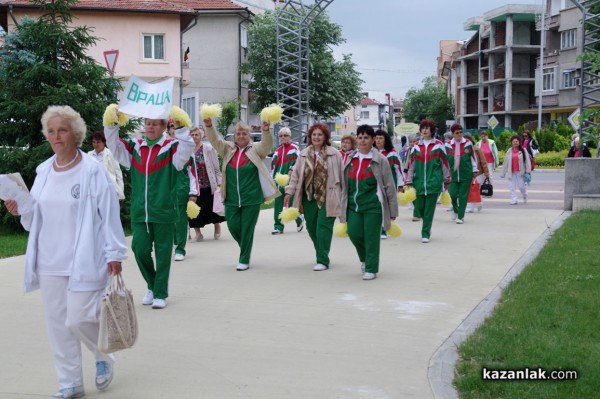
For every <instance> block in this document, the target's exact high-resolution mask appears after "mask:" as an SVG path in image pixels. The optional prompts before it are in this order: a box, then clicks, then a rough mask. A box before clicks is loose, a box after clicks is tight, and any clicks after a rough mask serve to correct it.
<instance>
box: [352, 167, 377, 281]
mask: <svg viewBox="0 0 600 399" xmlns="http://www.w3.org/2000/svg"><path fill="white" fill-rule="evenodd" d="M347 168H348V180H347V184H348V209H347V221H348V237H350V241H352V244H353V245H354V247H355V248H356V252H357V253H358V258H359V260H360V261H361V262H364V263H365V271H366V272H368V273H378V272H379V252H380V246H381V241H380V238H379V232H380V230H381V225H382V221H383V211H382V209H381V202H380V201H379V198H378V197H377V180H376V179H375V176H374V175H373V169H372V168H371V159H369V158H364V159H363V160H362V162H361V161H360V160H359V158H358V157H355V158H352V161H350V163H349V164H348V166H347Z"/></svg>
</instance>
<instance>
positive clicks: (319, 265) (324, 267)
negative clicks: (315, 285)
mask: <svg viewBox="0 0 600 399" xmlns="http://www.w3.org/2000/svg"><path fill="white" fill-rule="evenodd" d="M327 269H328V267H327V266H325V265H323V264H321V263H317V264H316V265H315V267H313V270H314V271H316V272H321V271H323V270H327Z"/></svg>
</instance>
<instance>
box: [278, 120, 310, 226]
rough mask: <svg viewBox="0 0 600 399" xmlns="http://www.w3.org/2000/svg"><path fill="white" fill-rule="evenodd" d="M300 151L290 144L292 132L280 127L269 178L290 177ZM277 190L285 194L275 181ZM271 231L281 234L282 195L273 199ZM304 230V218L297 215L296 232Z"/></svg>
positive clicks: (287, 128)
mask: <svg viewBox="0 0 600 399" xmlns="http://www.w3.org/2000/svg"><path fill="white" fill-rule="evenodd" d="M299 153H300V150H299V149H298V146H297V145H296V144H294V143H292V132H291V130H290V128H289V127H282V128H281V129H280V130H279V147H277V149H276V150H275V153H274V154H273V161H272V162H271V176H273V179H275V176H276V175H277V174H278V173H280V174H282V175H291V174H292V169H293V167H294V164H295V163H296V160H297V159H298V154H299ZM275 184H276V185H277V188H278V189H279V192H280V193H281V194H285V186H280V185H279V184H277V181H275ZM273 209H274V212H273V220H274V225H273V231H272V232H271V234H273V235H277V234H283V223H281V220H279V214H280V213H281V211H282V210H283V195H282V196H280V197H277V198H275V204H274V206H273ZM302 229H304V218H303V217H302V215H299V216H298V218H297V219H296V230H298V232H301V231H302Z"/></svg>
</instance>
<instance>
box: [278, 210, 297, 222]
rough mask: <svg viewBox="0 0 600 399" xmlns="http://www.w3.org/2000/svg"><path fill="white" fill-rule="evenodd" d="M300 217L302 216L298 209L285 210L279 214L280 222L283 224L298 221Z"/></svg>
mask: <svg viewBox="0 0 600 399" xmlns="http://www.w3.org/2000/svg"><path fill="white" fill-rule="evenodd" d="M298 215H300V211H299V210H298V208H294V207H291V208H284V209H283V211H281V213H280V214H279V220H281V223H287V222H291V221H292V220H296V219H297V218H298Z"/></svg>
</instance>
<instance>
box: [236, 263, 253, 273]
mask: <svg viewBox="0 0 600 399" xmlns="http://www.w3.org/2000/svg"><path fill="white" fill-rule="evenodd" d="M249 268H250V265H247V264H245V263H238V265H237V267H236V268H235V270H237V271H239V272H243V271H244V270H248V269H249Z"/></svg>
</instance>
